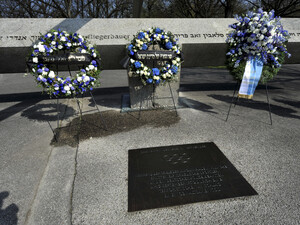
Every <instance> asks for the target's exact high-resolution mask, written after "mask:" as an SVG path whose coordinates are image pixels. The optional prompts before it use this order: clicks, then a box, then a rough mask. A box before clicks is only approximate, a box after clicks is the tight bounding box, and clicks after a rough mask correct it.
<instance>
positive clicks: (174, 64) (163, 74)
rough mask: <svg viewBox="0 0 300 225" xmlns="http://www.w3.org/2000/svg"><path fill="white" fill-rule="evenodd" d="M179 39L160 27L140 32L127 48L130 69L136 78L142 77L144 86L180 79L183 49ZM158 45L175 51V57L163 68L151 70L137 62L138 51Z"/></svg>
mask: <svg viewBox="0 0 300 225" xmlns="http://www.w3.org/2000/svg"><path fill="white" fill-rule="evenodd" d="M177 42H178V39H177V38H176V37H175V36H174V35H173V34H172V33H171V32H166V31H164V30H163V29H160V28H158V27H154V28H153V27H152V28H149V29H148V30H140V31H139V32H138V33H137V35H135V36H134V38H133V40H132V41H131V43H130V44H129V46H128V47H127V52H128V56H129V57H130V61H129V67H130V69H131V72H132V73H133V75H134V76H137V77H140V78H141V81H142V83H143V84H144V85H147V84H160V83H165V82H170V81H176V80H177V79H178V76H177V73H178V72H179V66H180V64H181V63H182V57H181V48H180V46H179V45H178V43H177ZM155 44H158V45H159V46H160V47H161V48H162V49H164V50H169V51H173V52H174V53H175V54H174V57H173V58H172V59H171V60H170V62H167V63H166V64H165V65H164V66H162V67H161V68H150V67H147V66H146V65H144V63H143V62H142V61H139V60H136V57H135V54H136V53H137V52H138V51H141V50H143V51H145V50H148V48H149V46H150V45H155Z"/></svg>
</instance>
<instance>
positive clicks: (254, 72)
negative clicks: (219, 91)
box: [238, 58, 263, 99]
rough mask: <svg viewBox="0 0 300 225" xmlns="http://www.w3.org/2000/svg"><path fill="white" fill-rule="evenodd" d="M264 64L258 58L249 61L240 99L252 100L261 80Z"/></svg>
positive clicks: (240, 91)
mask: <svg viewBox="0 0 300 225" xmlns="http://www.w3.org/2000/svg"><path fill="white" fill-rule="evenodd" d="M262 69H263V62H262V61H261V60H260V59H257V58H251V59H249V60H247V62H246V67H245V72H244V75H243V80H242V83H241V86H240V90H239V94H238V97H239V98H247V99H252V97H253V94H254V91H255V88H256V86H257V84H258V82H259V80H260V77H261V73H262Z"/></svg>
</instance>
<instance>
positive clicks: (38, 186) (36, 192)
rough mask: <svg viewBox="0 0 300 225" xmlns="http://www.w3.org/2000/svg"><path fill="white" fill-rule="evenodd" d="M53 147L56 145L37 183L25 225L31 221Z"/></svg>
mask: <svg viewBox="0 0 300 225" xmlns="http://www.w3.org/2000/svg"><path fill="white" fill-rule="evenodd" d="M53 149H54V147H51V151H50V152H49V154H48V157H47V163H46V166H45V167H44V171H43V175H42V176H41V178H40V180H39V182H38V185H37V187H36V189H35V191H34V197H33V199H32V201H31V204H30V207H29V210H28V211H27V213H26V217H25V222H24V224H25V225H27V224H28V222H29V219H30V216H31V212H32V208H33V206H34V203H35V200H36V197H37V194H38V192H39V189H40V185H41V182H42V180H43V177H44V175H45V173H46V170H47V167H48V165H49V161H50V157H51V155H52V152H53Z"/></svg>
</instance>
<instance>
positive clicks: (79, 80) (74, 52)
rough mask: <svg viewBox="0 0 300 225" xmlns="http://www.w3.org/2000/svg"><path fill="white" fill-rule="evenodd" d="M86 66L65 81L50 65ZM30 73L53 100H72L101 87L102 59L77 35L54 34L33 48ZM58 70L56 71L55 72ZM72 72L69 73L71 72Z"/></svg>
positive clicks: (59, 31)
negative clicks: (70, 98) (66, 98)
mask: <svg viewBox="0 0 300 225" xmlns="http://www.w3.org/2000/svg"><path fill="white" fill-rule="evenodd" d="M61 53H63V54H61ZM62 63H65V64H66V63H67V64H68V67H69V65H70V64H74V63H75V64H84V65H85V67H82V68H81V70H80V71H78V72H77V73H76V76H75V77H72V76H71V73H70V76H68V77H66V78H63V77H61V76H59V75H58V71H54V70H52V69H51V66H50V65H51V64H56V67H57V66H58V64H62ZM27 65H28V68H29V71H30V73H31V74H32V75H33V76H34V77H35V78H36V82H37V84H38V85H40V86H42V87H43V89H44V90H45V91H46V92H47V93H48V94H49V95H50V97H53V96H55V97H72V96H76V95H78V94H83V93H84V92H87V91H89V90H93V88H94V87H96V86H98V85H99V81H98V79H99V74H100V69H99V66H100V59H99V53H98V52H97V50H96V49H95V47H94V46H93V45H91V44H90V43H89V42H88V41H86V40H85V39H84V38H83V37H82V36H81V35H79V34H77V33H68V32H66V31H61V30H60V29H58V30H51V31H50V32H48V33H47V34H46V35H45V36H44V37H43V38H41V39H40V41H39V42H38V43H37V44H35V45H34V46H33V49H32V51H31V54H30V56H29V57H28V60H27ZM56 70H57V68H56ZM69 71H70V69H69Z"/></svg>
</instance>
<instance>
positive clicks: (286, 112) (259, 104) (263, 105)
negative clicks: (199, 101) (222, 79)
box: [208, 94, 300, 119]
mask: <svg viewBox="0 0 300 225" xmlns="http://www.w3.org/2000/svg"><path fill="white" fill-rule="evenodd" d="M208 96H209V97H211V98H214V99H216V100H219V101H223V102H227V103H228V104H230V103H231V101H232V97H231V96H228V95H227V96H224V95H215V94H211V95H208ZM277 101H278V100H277ZM286 103H289V104H296V105H298V104H299V103H297V102H286ZM237 104H238V105H239V106H245V107H249V108H251V109H257V110H264V111H268V110H269V108H268V103H267V102H263V101H255V100H244V99H240V101H239V102H238V103H237ZM270 106H271V112H272V113H274V114H276V115H278V116H281V117H288V118H294V119H300V116H298V115H295V114H296V113H299V112H298V111H296V110H294V109H291V108H285V107H282V106H279V105H274V104H270Z"/></svg>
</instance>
